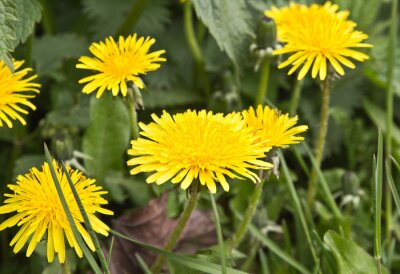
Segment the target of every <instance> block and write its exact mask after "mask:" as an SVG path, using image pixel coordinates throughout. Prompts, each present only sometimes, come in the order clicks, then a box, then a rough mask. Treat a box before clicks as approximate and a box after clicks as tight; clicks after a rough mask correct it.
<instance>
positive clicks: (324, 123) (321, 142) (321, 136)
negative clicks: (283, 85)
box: [307, 76, 330, 206]
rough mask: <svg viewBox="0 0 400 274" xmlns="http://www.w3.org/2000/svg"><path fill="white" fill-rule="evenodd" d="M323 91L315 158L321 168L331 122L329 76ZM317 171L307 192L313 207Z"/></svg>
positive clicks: (313, 174) (311, 176)
mask: <svg viewBox="0 0 400 274" xmlns="http://www.w3.org/2000/svg"><path fill="white" fill-rule="evenodd" d="M321 89H322V102H321V114H320V115H321V116H320V120H319V131H318V139H317V145H316V147H315V151H314V157H315V160H316V162H317V166H318V167H320V166H321V161H322V156H323V155H324V149H325V140H326V133H327V131H328V121H329V97H330V85H329V76H327V77H326V78H325V80H324V81H323V82H322V85H321ZM316 184H317V171H316V167H314V168H313V169H312V171H311V175H310V179H309V182H308V191H307V204H308V205H309V206H311V205H312V204H313V203H314V198H315V194H316V191H317V186H316Z"/></svg>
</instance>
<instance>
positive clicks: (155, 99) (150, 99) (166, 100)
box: [142, 88, 203, 108]
mask: <svg viewBox="0 0 400 274" xmlns="http://www.w3.org/2000/svg"><path fill="white" fill-rule="evenodd" d="M142 96H143V102H144V105H145V107H146V108H157V107H162V108H167V107H172V106H184V105H189V104H194V103H199V102H202V101H203V99H202V98H201V96H200V95H198V94H196V93H193V92H191V91H190V90H185V89H180V88H175V89H172V90H168V91H164V90H146V91H143V93H142Z"/></svg>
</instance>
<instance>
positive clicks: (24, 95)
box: [0, 60, 40, 128]
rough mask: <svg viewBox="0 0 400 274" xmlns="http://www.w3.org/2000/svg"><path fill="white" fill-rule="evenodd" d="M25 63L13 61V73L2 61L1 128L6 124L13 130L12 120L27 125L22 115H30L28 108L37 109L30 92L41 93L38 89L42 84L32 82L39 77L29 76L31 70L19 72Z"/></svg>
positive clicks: (0, 91)
mask: <svg viewBox="0 0 400 274" xmlns="http://www.w3.org/2000/svg"><path fill="white" fill-rule="evenodd" d="M23 63H24V61H15V60H13V65H14V70H15V71H14V72H12V71H10V69H9V68H8V67H7V66H6V64H5V63H4V62H3V61H0V127H2V126H3V125H4V124H6V125H7V126H8V127H9V128H12V127H13V124H12V121H11V120H18V121H20V122H21V124H23V125H26V121H25V119H24V118H23V117H22V116H21V114H28V111H27V110H26V108H30V109H32V110H35V109H36V107H35V106H34V105H33V104H32V103H31V102H30V101H29V99H32V98H34V97H35V95H34V94H30V93H29V92H30V91H32V92H36V93H40V91H39V89H38V88H40V84H37V83H33V82H32V80H34V79H35V78H37V75H31V76H27V75H28V73H29V72H30V71H32V69H31V68H24V69H21V70H19V69H20V68H21V66H22V64H23ZM25 76H27V77H25ZM24 77H25V78H24ZM24 106H25V108H24Z"/></svg>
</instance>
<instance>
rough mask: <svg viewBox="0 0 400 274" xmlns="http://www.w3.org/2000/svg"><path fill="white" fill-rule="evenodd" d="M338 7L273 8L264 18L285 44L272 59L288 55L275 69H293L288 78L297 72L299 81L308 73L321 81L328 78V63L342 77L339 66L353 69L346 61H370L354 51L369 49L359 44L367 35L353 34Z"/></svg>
mask: <svg viewBox="0 0 400 274" xmlns="http://www.w3.org/2000/svg"><path fill="white" fill-rule="evenodd" d="M338 8H339V7H338V6H337V5H334V4H332V3H330V2H326V3H325V4H324V5H318V4H312V5H311V6H309V7H308V6H306V5H302V4H293V3H292V4H290V5H289V7H283V8H281V9H278V8H276V7H272V8H271V10H267V11H265V15H266V16H268V17H270V18H272V19H274V20H275V22H276V25H277V29H278V39H279V40H281V41H282V42H284V47H283V48H282V49H277V50H275V51H274V52H273V54H274V55H279V54H286V53H289V54H291V55H290V56H289V58H288V59H287V60H286V61H284V62H283V63H281V64H280V65H279V67H278V68H284V67H286V66H289V65H292V67H291V69H290V70H289V72H288V74H289V75H290V74H292V73H294V72H295V71H296V70H297V69H299V68H300V67H301V66H302V68H301V69H300V72H299V74H298V77H297V78H298V79H299V80H301V79H303V78H304V76H305V75H306V74H307V72H308V71H309V70H310V68H311V67H312V69H311V76H312V77H313V78H315V77H316V76H317V75H318V74H319V78H320V79H321V80H324V79H325V78H326V74H327V63H329V64H330V65H331V66H332V67H333V68H334V70H335V71H336V72H337V73H338V74H340V75H344V69H343V67H342V65H344V66H346V67H349V68H355V65H354V64H353V63H352V62H351V61H350V60H349V58H353V59H355V60H357V61H360V62H362V61H364V60H367V59H368V58H369V57H368V56H367V55H366V54H364V53H361V52H359V51H356V50H354V49H353V48H366V47H372V45H370V44H365V43H362V41H363V40H365V39H367V38H368V35H366V34H364V33H362V32H361V31H357V30H355V27H356V24H355V23H354V22H352V21H350V20H347V17H348V15H349V13H348V12H347V11H340V12H339V11H338Z"/></svg>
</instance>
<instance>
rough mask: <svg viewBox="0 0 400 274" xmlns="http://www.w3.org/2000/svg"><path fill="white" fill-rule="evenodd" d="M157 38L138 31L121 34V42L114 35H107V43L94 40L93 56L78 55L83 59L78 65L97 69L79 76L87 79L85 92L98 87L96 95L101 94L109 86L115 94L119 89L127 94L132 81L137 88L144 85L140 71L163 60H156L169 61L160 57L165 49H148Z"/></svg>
mask: <svg viewBox="0 0 400 274" xmlns="http://www.w3.org/2000/svg"><path fill="white" fill-rule="evenodd" d="M155 41H156V40H155V39H154V38H150V37H147V38H146V39H145V38H144V37H140V38H139V37H137V35H136V33H135V34H134V35H133V36H131V35H130V36H128V37H127V38H126V39H124V37H122V36H120V37H119V40H118V43H116V42H115V41H114V39H113V38H112V37H108V38H106V41H105V43H104V42H99V43H93V44H92V45H91V46H90V47H89V50H90V51H91V52H92V53H93V55H94V57H88V56H82V57H81V58H79V61H80V62H81V63H79V64H77V65H76V67H77V68H80V69H88V70H94V71H98V73H97V74H94V75H91V76H88V77H85V78H83V79H81V80H79V83H87V84H86V85H85V86H84V88H83V90H82V91H83V93H87V94H89V93H92V92H93V91H95V90H97V95H96V98H99V97H100V96H101V95H102V94H103V93H104V91H105V90H106V89H107V90H111V91H112V94H113V95H114V96H117V95H118V93H119V92H121V93H122V95H123V96H126V94H127V91H128V88H127V82H129V81H131V82H133V84H135V85H136V86H137V87H138V88H143V86H144V84H143V82H142V80H141V79H140V77H139V75H140V74H146V72H148V71H153V70H156V69H158V68H159V67H160V64H158V63H157V62H164V61H166V59H165V58H163V57H160V55H161V54H163V53H165V50H158V51H155V52H151V53H149V49H150V47H151V46H152V45H153V44H154V43H155Z"/></svg>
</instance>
